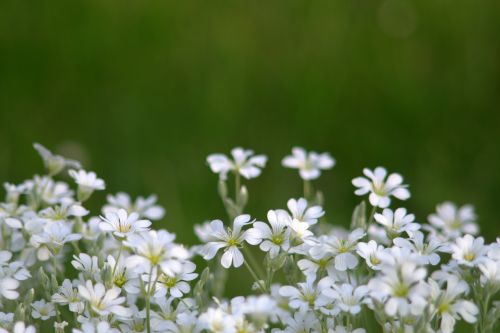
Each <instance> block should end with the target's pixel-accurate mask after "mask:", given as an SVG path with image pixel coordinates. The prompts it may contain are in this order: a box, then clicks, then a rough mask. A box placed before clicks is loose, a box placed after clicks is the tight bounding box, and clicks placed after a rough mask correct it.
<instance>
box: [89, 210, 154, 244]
mask: <svg viewBox="0 0 500 333" xmlns="http://www.w3.org/2000/svg"><path fill="white" fill-rule="evenodd" d="M101 219H102V222H101V223H100V224H99V228H101V230H102V231H107V232H112V233H113V235H114V236H116V237H118V238H121V239H123V238H125V237H126V236H127V235H128V234H131V233H135V232H141V231H146V230H149V226H150V225H151V221H149V220H139V214H138V213H131V214H130V215H129V214H128V213H127V211H126V210H125V209H122V208H120V209H118V211H115V212H108V213H106V214H105V216H104V217H102V216H101Z"/></svg>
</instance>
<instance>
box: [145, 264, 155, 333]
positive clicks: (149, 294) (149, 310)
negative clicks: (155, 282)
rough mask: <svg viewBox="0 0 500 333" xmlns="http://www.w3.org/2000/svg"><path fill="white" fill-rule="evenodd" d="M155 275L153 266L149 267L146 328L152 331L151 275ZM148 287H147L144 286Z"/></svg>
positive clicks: (149, 332)
mask: <svg viewBox="0 0 500 333" xmlns="http://www.w3.org/2000/svg"><path fill="white" fill-rule="evenodd" d="M152 275H153V266H151V268H150V269H149V278H148V288H147V290H146V329H147V332H148V333H151V299H150V298H151V276H152ZM144 289H146V288H144Z"/></svg>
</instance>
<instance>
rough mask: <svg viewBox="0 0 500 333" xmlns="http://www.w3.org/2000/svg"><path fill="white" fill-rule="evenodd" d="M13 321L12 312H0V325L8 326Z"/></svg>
mask: <svg viewBox="0 0 500 333" xmlns="http://www.w3.org/2000/svg"><path fill="white" fill-rule="evenodd" d="M13 321H14V314H13V313H5V312H0V326H8V325H10V324H12V322H13Z"/></svg>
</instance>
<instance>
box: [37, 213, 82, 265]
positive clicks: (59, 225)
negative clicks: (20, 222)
mask: <svg viewBox="0 0 500 333" xmlns="http://www.w3.org/2000/svg"><path fill="white" fill-rule="evenodd" d="M71 229H72V227H71V224H69V223H65V222H52V223H50V224H48V225H47V226H46V227H45V228H44V231H43V232H41V233H39V234H35V235H33V236H31V239H30V243H31V245H33V246H34V247H35V248H37V249H38V251H37V257H38V259H39V260H41V261H45V260H48V259H49V258H50V256H51V255H55V254H57V252H59V250H60V249H61V248H62V247H63V246H64V244H66V243H69V242H73V241H77V240H79V239H81V238H82V236H81V235H80V234H77V233H72V230H71Z"/></svg>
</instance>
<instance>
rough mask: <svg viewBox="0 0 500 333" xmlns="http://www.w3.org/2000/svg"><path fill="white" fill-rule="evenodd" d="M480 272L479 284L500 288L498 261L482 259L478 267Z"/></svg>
mask: <svg viewBox="0 0 500 333" xmlns="http://www.w3.org/2000/svg"><path fill="white" fill-rule="evenodd" d="M478 267H479V269H480V270H481V273H482V274H481V283H482V284H483V285H485V284H487V283H489V284H492V285H493V286H495V287H498V286H500V261H494V260H491V259H484V260H483V261H482V262H481V263H479V265H478Z"/></svg>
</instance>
